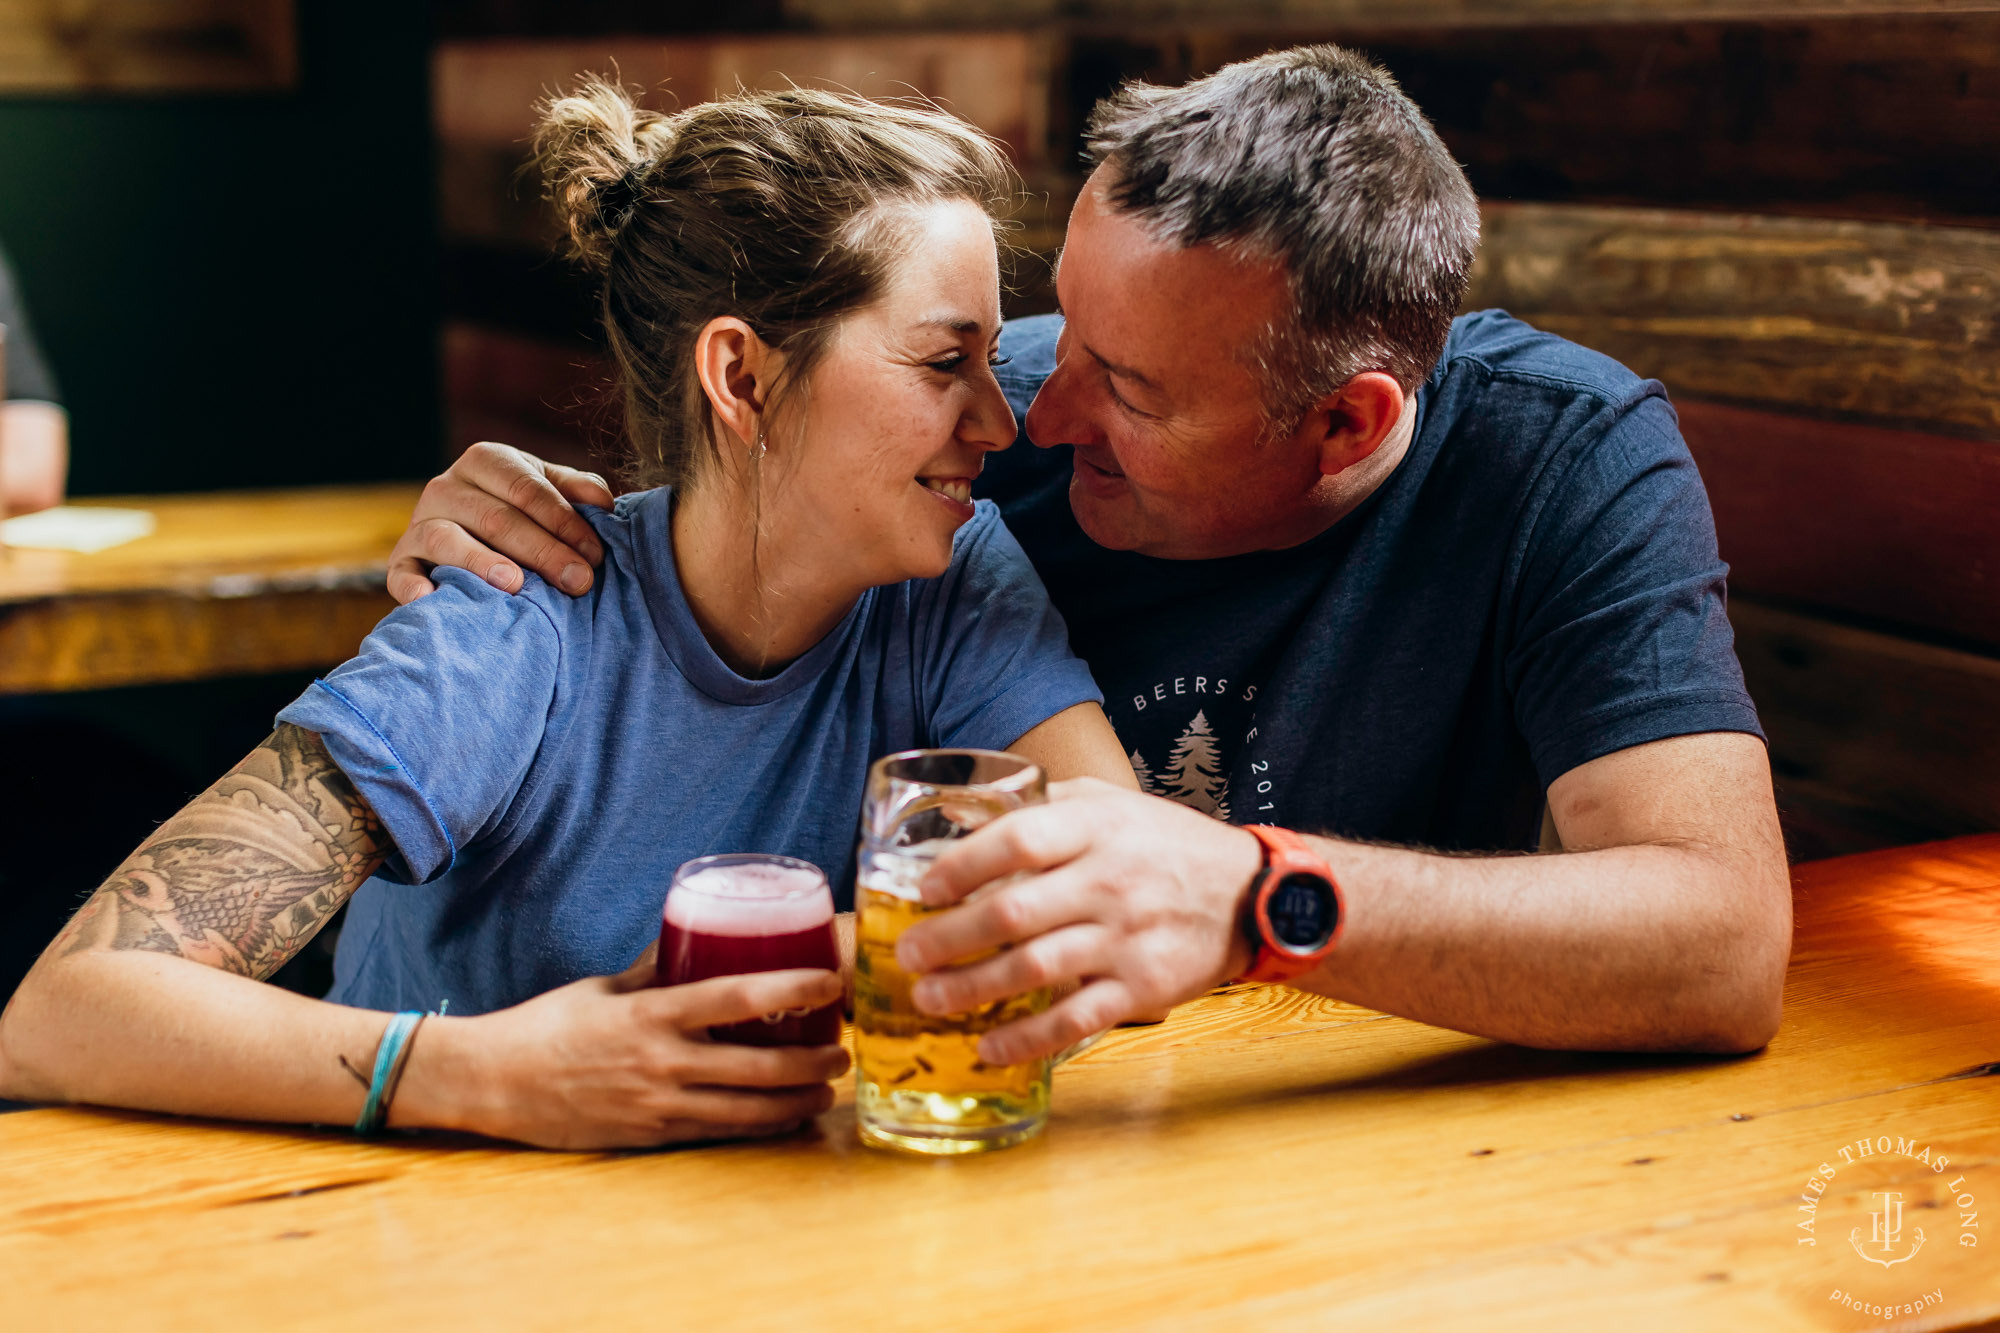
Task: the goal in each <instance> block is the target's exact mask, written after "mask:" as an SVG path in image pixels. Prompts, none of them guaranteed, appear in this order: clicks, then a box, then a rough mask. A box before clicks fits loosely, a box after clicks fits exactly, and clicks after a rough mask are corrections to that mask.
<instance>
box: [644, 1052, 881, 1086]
mask: <svg viewBox="0 0 2000 1333" xmlns="http://www.w3.org/2000/svg"><path fill="white" fill-rule="evenodd" d="M699 1045H700V1049H698V1050H697V1051H695V1052H694V1053H693V1054H692V1055H690V1056H689V1058H688V1062H687V1073H686V1076H685V1078H684V1079H683V1081H684V1082H686V1083H688V1084H692V1085H700V1086H704V1087H719V1088H803V1087H810V1086H811V1085H813V1084H817V1083H830V1082H832V1081H833V1080H834V1079H837V1078H839V1077H840V1076H841V1075H842V1074H845V1073H846V1072H847V1066H848V1064H849V1063H850V1060H849V1056H848V1054H847V1048H846V1047H845V1046H737V1045H733V1044H731V1043H729V1042H723V1041H712V1042H703V1043H700V1044H699Z"/></svg>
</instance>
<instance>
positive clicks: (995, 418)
mask: <svg viewBox="0 0 2000 1333" xmlns="http://www.w3.org/2000/svg"><path fill="white" fill-rule="evenodd" d="M1016 433H1017V432H1016V430H1015V426H1014V409H1013V408H1011V407H1009V406H1008V405H1007V395H1006V394H1004V393H1002V392H1001V391H1000V381H999V380H997V379H995V378H994V377H993V376H992V375H990V374H989V375H987V376H986V382H985V383H984V384H982V385H980V386H979V391H978V395H977V397H975V398H974V399H973V403H972V406H971V407H970V408H968V409H967V410H966V413H965V415H964V417H962V418H961V419H960V420H959V423H958V437H959V438H960V439H962V440H964V441H965V442H966V443H968V444H976V445H978V446H979V447H980V448H982V449H986V450H994V449H1005V448H1006V447H1007V446H1009V445H1011V444H1012V443H1014V437H1015V434H1016Z"/></svg>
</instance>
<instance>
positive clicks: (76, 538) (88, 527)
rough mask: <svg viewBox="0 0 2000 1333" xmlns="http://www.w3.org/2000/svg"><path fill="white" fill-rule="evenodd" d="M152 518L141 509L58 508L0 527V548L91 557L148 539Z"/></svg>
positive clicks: (22, 517) (58, 506)
mask: <svg viewBox="0 0 2000 1333" xmlns="http://www.w3.org/2000/svg"><path fill="white" fill-rule="evenodd" d="M152 532H153V515H152V513H151V512H150V511H148V510H144V509H98V508H85V507H84V506H81V505H57V506H56V507H55V508H54V509H44V510H42V511H41V512H40V513H36V514H23V515H21V516H20V517H19V518H10V519H8V520H7V521H6V522H4V523H0V545H4V546H26V547H34V548H37V549H40V550H44V551H80V552H82V553H83V554H85V555H90V554H92V553H94V552H97V551H108V550H110V549H111V548H112V547H114V546H123V545H124V544H125V543H126V542H130V541H137V540H138V539H139V538H141V537H149V536H151V535H152Z"/></svg>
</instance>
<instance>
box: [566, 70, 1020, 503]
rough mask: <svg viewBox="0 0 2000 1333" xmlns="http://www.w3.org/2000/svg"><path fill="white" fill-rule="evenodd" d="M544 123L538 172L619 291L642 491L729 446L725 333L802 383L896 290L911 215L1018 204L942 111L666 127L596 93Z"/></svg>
mask: <svg viewBox="0 0 2000 1333" xmlns="http://www.w3.org/2000/svg"><path fill="white" fill-rule="evenodd" d="M540 112H541V123H540V126H539V128H538V129H537V130H536V133H535V160H536V163H537V165H538V166H539V167H540V169H541V172H542V176H543V179H544V180H545V181H546V183H547V186H548V191H549V196H550V198H551V199H552V200H553V201H554V202H555V204H556V207H557V210H558V212H559V213H560V214H561V216H562V219H563V222H564V224H565V226H566V227H567V229H568V233H569V239H570V242H571V247H572V249H573V252H574V254H575V256H576V257H577V258H578V259H580V260H582V261H583V262H584V263H585V264H586V265H587V266H588V267H590V268H591V269H592V270H593V271H595V272H597V273H599V274H600V275H602V278H603V298H602V300H603V320H604V331H605V336H606V338H607V340H608V342H609V344H610V348H611V353H612V355H613V357H614V358H615V359H616V362H617V366H618V373H619V381H620V388H621V389H622V391H623V396H624V406H625V433H626V439H627V443H628V446H629V447H630V449H631V451H632V469H631V470H632V473H633V480H634V481H635V482H636V483H637V484H639V485H642V486H654V485H660V484H662V483H667V484H672V485H676V486H685V485H687V484H688V483H689V481H690V480H692V479H693V478H695V477H696V476H698V475H699V473H700V470H701V468H702V466H703V451H704V450H705V449H713V448H714V447H715V441H714V440H713V439H712V438H711V436H710V431H709V407H708V401H707V399H706V397H705V395H704V394H703V392H702V388H701V382H700V380H699V379H698V378H697V377H696V374H695V368H694V344H695V336H696V334H698V333H699V332H700V330H701V328H702V326H703V325H705V324H706V323H707V322H708V321H709V320H711V319H714V318H716V317H718V316H721V315H734V316H736V317H737V318H739V319H741V320H743V321H744V322H745V323H746V324H748V325H749V326H750V327H751V328H752V329H754V330H756V332H757V336H758V337H760V338H762V339H763V340H764V342H765V343H766V344H767V345H769V346H771V347H773V348H776V349H778V350H779V351H782V352H783V353H784V354H785V384H786V386H789V385H792V384H796V383H799V382H801V381H802V380H803V379H804V378H805V377H806V376H807V375H808V374H810V372H811V370H812V368H813V366H814V364H815V363H816V362H817V360H818V359H819V357H820V356H821V355H822V354H823V353H824V352H825V349H826V346H827V343H828V341H829V340H830V338H831V336H832V334H833V331H834V328H835V326H836V325H837V323H838V322H839V320H840V319H841V317H842V316H844V315H846V314H848V313H850V312H852V311H855V310H858V309H860V308H862V307H863V306H866V305H867V304H869V303H870V302H871V301H873V300H874V299H875V298H876V297H877V296H878V295H879V294H880V293H881V290H882V287H883V284H884V282H885V279H886V278H887V275H888V273H889V271H890V265H891V264H892V263H893V262H894V261H895V260H896V258H897V257H898V255H897V250H898V243H899V241H903V240H904V239H905V238H906V237H907V235H908V232H907V229H906V228H904V227H903V226H901V225H899V224H900V223H901V221H902V219H903V209H902V208H900V207H899V206H902V205H920V204H927V203H932V202H938V201H944V200H951V199H966V200H970V201H972V202H974V203H976V204H978V205H980V206H981V207H982V208H984V209H985V210H986V211H987V213H988V215H989V216H992V217H996V218H997V217H998V216H1000V215H1001V214H1002V213H1004V211H1005V210H1006V209H1007V208H1008V207H1009V205H1010V204H1011V202H1012V200H1013V197H1014V191H1015V177H1014V173H1013V169H1012V167H1011V166H1010V165H1009V164H1008V161H1007V156H1006V153H1005V151H1004V150H1003V149H1002V148H1001V147H1000V146H999V144H997V143H996V142H995V141H994V140H992V139H991V138H989V137H987V136H986V135H985V134H983V133H981V132H980V131H979V130H977V129H974V128H973V127H972V126H970V125H968V124H966V123H965V122H964V121H961V120H959V119H957V118H956V117H954V116H951V115H949V114H947V113H945V112H943V111H940V110H938V109H937V108H935V107H932V106H930V105H928V104H917V103H908V102H878V101H870V100H868V99H866V98H862V97H859V96H855V95H852V94H846V93H833V92H823V91H819V90H816V89H810V88H787V89H783V90H781V91H777V92H747V91H745V92H738V93H736V94H735V95H733V96H729V97H724V98H722V99H720V100H718V101H714V102H704V103H701V104H699V105H696V106H691V107H688V108H686V109H685V110H682V111H679V112H675V113H672V114H664V113H661V112H656V111H649V110H645V109H642V108H640V107H639V106H637V105H636V104H635V103H634V102H633V100H632V99H631V98H630V97H629V96H627V94H626V93H625V92H624V91H623V90H622V89H620V88H618V87H616V86H615V85H613V84H610V83H607V82H605V81H604V80H602V79H598V78H589V79H586V80H585V81H584V82H583V83H582V84H581V85H580V86H579V87H578V88H577V89H576V90H575V91H574V92H571V93H568V94H566V95H564V96H560V97H556V98H553V99H551V100H549V101H548V102H546V103H544V104H543V106H542V107H541V108H540ZM996 225H997V224H996ZM771 406H772V402H771V401H770V400H768V399H767V403H766V408H767V410H768V409H769V408H770V407H771Z"/></svg>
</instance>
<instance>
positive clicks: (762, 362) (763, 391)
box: [694, 315, 781, 449]
mask: <svg viewBox="0 0 2000 1333" xmlns="http://www.w3.org/2000/svg"><path fill="white" fill-rule="evenodd" d="M780 359H781V358H780V355H779V353H777V352H775V351H773V350H772V349H771V348H770V347H769V346H768V345H766V344H765V342H764V340H763V339H762V338H759V337H758V336H757V333H756V331H755V330H754V329H752V328H751V327H750V326H749V325H748V324H746V323H744V322H743V321H742V320H740V319H737V318H736V317H735V316H734V315H718V316H717V317H716V318H714V319H711V320H710V321H708V323H706V324H704V325H702V327H701V332H700V333H698V334H696V335H695V339H694V366H695V374H696V375H697V376H698V377H699V378H700V379H701V388H702V392H703V393H705V394H707V395H708V406H709V409H710V410H711V411H712V412H714V413H715V417H716V419H717V420H718V421H720V422H721V423H722V425H723V427H724V429H726V430H728V431H729V433H730V434H732V435H734V436H735V437H736V438H737V439H738V440H740V441H741V442H742V444H743V447H744V448H745V449H753V448H755V447H756V445H757V442H758V440H759V439H761V438H762V435H763V430H764V408H765V406H766V405H767V404H768V403H769V402H770V394H771V381H772V379H773V378H774V376H775V375H776V373H777V370H778V366H779V362H780Z"/></svg>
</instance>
